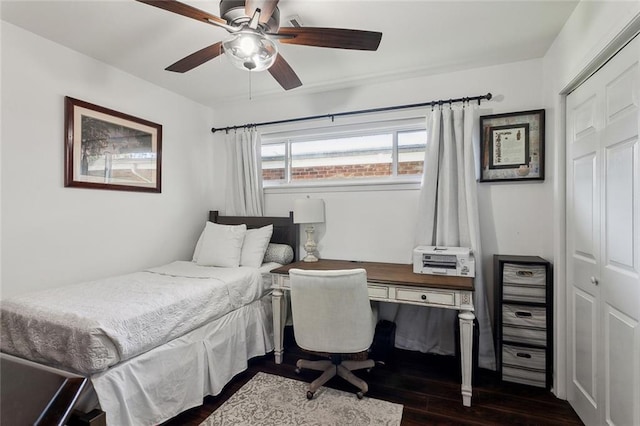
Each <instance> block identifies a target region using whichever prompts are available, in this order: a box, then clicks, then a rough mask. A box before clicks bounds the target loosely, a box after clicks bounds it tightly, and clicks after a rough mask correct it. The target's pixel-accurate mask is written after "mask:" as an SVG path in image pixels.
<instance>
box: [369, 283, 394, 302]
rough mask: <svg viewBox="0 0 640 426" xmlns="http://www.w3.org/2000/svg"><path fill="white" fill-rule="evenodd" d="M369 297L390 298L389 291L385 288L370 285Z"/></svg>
mask: <svg viewBox="0 0 640 426" xmlns="http://www.w3.org/2000/svg"><path fill="white" fill-rule="evenodd" d="M368 290H369V297H371V298H373V299H387V298H388V297H389V289H388V288H387V287H383V286H377V285H371V284H370V285H369V287H368Z"/></svg>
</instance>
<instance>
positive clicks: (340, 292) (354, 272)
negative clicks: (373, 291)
mask: <svg viewBox="0 0 640 426" xmlns="http://www.w3.org/2000/svg"><path fill="white" fill-rule="evenodd" d="M289 276H290V278H291V280H290V282H291V310H292V315H293V330H294V335H295V338H296V342H297V344H298V346H300V347H301V348H302V349H306V350H310V351H317V352H328V353H357V352H362V351H366V350H367V349H368V348H369V347H370V346H371V343H372V342H373V334H374V331H375V316H374V314H373V311H372V309H371V303H370V302H369V293H368V291H367V273H366V271H365V270H364V269H347V270H333V271H311V270H302V269H291V270H289Z"/></svg>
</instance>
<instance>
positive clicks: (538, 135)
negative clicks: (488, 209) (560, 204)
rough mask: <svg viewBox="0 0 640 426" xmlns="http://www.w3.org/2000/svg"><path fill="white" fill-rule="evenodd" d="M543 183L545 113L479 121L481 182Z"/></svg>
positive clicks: (498, 117)
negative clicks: (537, 181) (538, 181)
mask: <svg viewBox="0 0 640 426" xmlns="http://www.w3.org/2000/svg"><path fill="white" fill-rule="evenodd" d="M519 180H544V110H543V109H538V110H531V111H521V112H511V113H506V114H495V115H483V116H481V117H480V182H494V181H519Z"/></svg>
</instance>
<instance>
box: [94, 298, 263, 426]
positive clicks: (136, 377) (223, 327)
mask: <svg viewBox="0 0 640 426" xmlns="http://www.w3.org/2000/svg"><path fill="white" fill-rule="evenodd" d="M272 350H273V323H272V315H271V297H270V296H266V297H264V298H262V299H260V300H258V301H255V302H253V303H251V304H249V305H246V306H243V307H241V308H239V309H236V310H235V311H232V312H230V313H228V314H226V315H225V316H223V317H221V318H219V319H217V320H215V321H213V322H211V323H209V324H206V325H204V326H202V327H200V328H198V329H195V330H193V331H191V332H189V333H187V334H186V335H184V336H182V337H180V338H177V339H174V340H172V341H171V342H169V343H167V344H164V345H162V346H159V347H157V348H155V349H152V350H150V351H148V352H146V353H143V354H141V355H139V356H137V357H135V358H132V359H130V360H129V361H126V362H124V363H122V364H119V365H116V366H114V367H112V368H110V369H109V370H107V371H104V372H101V373H98V374H95V375H93V376H91V383H92V385H93V388H94V389H95V392H96V394H97V397H98V400H99V404H100V408H101V409H102V410H103V411H105V412H106V414H107V424H108V425H119V426H120V425H122V426H125V425H135V426H139V425H153V424H158V423H162V422H164V421H166V420H168V419H170V418H172V417H175V416H176V415H177V414H179V413H181V412H183V411H185V410H187V409H189V408H193V407H197V406H200V405H202V399H203V398H204V397H205V396H207V395H217V394H219V393H220V392H221V391H222V389H223V387H224V386H225V385H226V384H227V383H228V382H229V381H230V380H231V379H232V378H233V377H234V376H235V375H236V374H238V373H240V372H242V371H244V370H246V369H247V366H248V364H247V361H248V360H249V359H251V358H253V357H256V356H260V355H264V354H266V353H268V352H270V351H272Z"/></svg>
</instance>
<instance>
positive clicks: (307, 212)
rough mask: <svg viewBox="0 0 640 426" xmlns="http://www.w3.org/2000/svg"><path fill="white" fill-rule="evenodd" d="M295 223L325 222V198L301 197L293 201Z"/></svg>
mask: <svg viewBox="0 0 640 426" xmlns="http://www.w3.org/2000/svg"><path fill="white" fill-rule="evenodd" d="M293 222H294V223H322V222H324V200H322V199H320V198H300V199H298V200H295V201H294V202H293Z"/></svg>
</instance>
